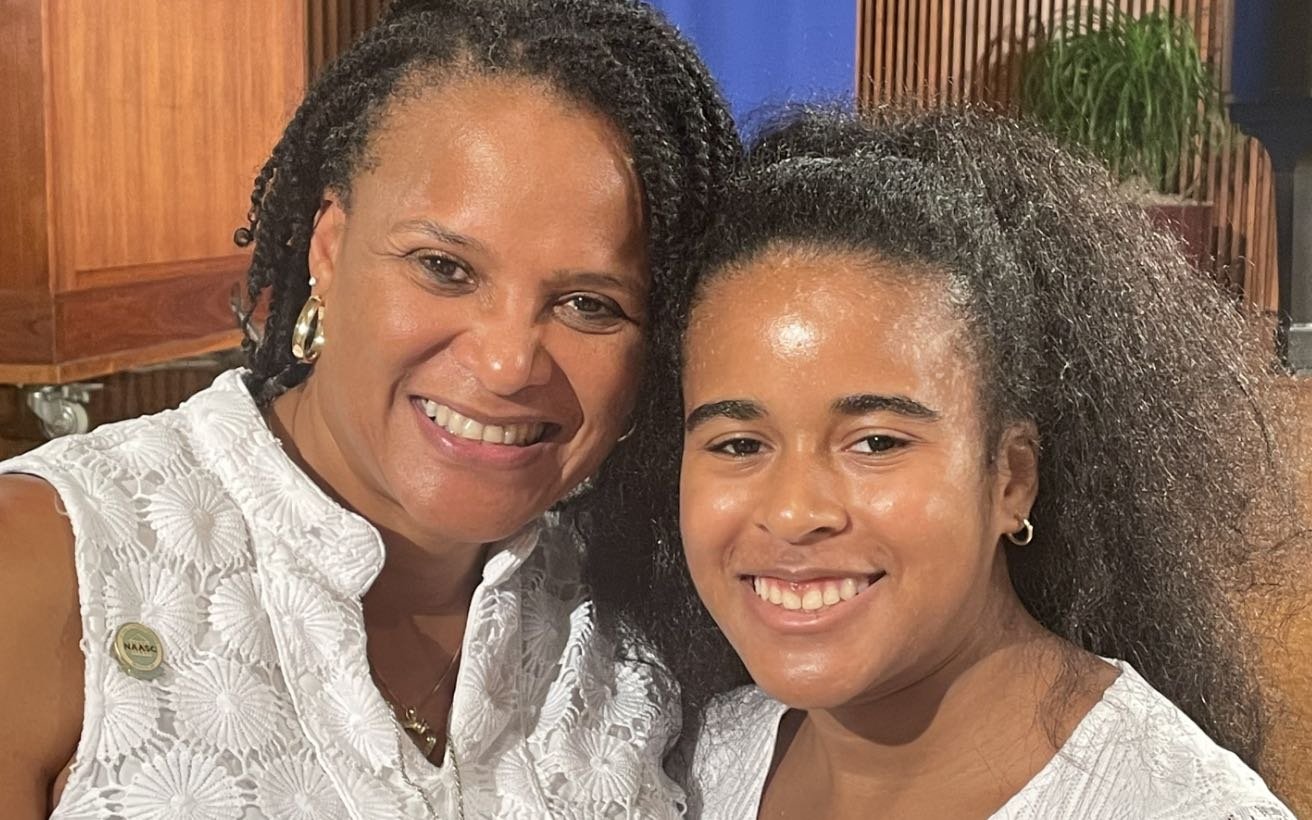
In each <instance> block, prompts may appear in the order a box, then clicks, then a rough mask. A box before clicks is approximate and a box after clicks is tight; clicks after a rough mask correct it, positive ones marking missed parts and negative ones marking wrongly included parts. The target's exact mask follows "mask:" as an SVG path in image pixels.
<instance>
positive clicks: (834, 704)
mask: <svg viewBox="0 0 1312 820" xmlns="http://www.w3.org/2000/svg"><path fill="white" fill-rule="evenodd" d="M780 663H782V661H780ZM825 669H832V667H828V666H822V667H820V669H819V670H818V671H817V672H816V673H815V674H786V673H785V674H779V667H778V665H775V664H771V665H770V666H769V667H768V668H762V665H761V664H756V665H750V664H749V665H748V671H750V672H751V673H752V679H753V680H754V681H756V685H757V686H759V687H760V688H761V690H762V691H764V692H765V693H766V694H767V695H769V696H770V697H772V698H774V699H775V700H777V701H779V702H780V703H782V704H784V705H786V706H788V707H789V708H790V709H806V710H810V709H837V708H839V707H841V706H845V705H847V704H849V703H851V702H853V701H854V700H856V699H858V698H859V697H860V696H861V693H862V692H863V691H865V690H866V689H867V688H869V684H868V682H858V681H856V680H853V679H851V678H848V677H846V676H842V675H838V674H824V670H825Z"/></svg>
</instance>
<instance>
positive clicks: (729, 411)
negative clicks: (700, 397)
mask: <svg viewBox="0 0 1312 820" xmlns="http://www.w3.org/2000/svg"><path fill="white" fill-rule="evenodd" d="M764 415H765V410H764V409H763V408H762V407H761V405H759V404H757V403H756V402H754V401H752V400H751V399H725V400H723V401H712V402H707V403H706V404H701V405H698V406H697V407H696V408H695V409H693V411H692V412H691V413H689V414H688V418H687V419H685V420H684V422H683V430H684V432H685V433H691V432H692V431H693V430H696V429H697V428H698V427H700V426H701V425H703V424H705V423H706V422H708V421H710V420H711V419H715V418H728V419H733V420H734V421H754V420H756V419H759V418H761V417H763V416H764Z"/></svg>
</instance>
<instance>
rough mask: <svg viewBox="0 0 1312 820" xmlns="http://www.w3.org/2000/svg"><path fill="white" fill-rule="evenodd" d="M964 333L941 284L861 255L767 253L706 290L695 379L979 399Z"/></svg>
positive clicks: (733, 387)
mask: <svg viewBox="0 0 1312 820" xmlns="http://www.w3.org/2000/svg"><path fill="white" fill-rule="evenodd" d="M963 330H964V327H963V323H962V322H961V321H960V319H959V318H957V316H956V315H955V314H954V312H953V311H952V308H951V305H950V304H949V302H948V300H947V299H946V298H945V292H944V289H943V287H942V284H941V282H940V281H939V280H938V278H937V277H932V276H931V277H925V276H917V275H916V274H914V273H911V274H906V275H903V274H902V272H899V271H893V270H888V269H884V270H880V269H875V268H872V267H871V265H870V262H869V260H868V259H854V258H853V257H850V256H849V257H846V258H844V257H842V256H839V255H829V256H823V255H811V256H808V257H802V256H792V257H786V258H785V257H780V258H772V257H768V256H766V257H761V258H759V259H756V260H753V261H752V262H751V263H749V264H747V265H744V266H741V267H739V268H736V269H734V270H733V271H731V272H729V275H726V276H725V277H724V278H722V279H721V280H719V281H715V282H712V283H711V284H710V286H709V287H708V288H707V289H706V290H705V292H704V294H703V299H702V301H701V302H700V303H699V304H698V306H697V309H696V310H695V311H694V314H693V321H692V323H691V325H690V327H689V334H688V338H687V347H686V351H685V371H684V383H685V386H686V387H687V388H688V389H690V390H691V391H693V392H697V393H707V392H712V393H716V394H719V393H721V392H725V391H729V392H734V393H754V394H761V395H764V393H766V392H770V391H782V392H787V391H795V392H805V393H807V394H808V395H816V396H819V395H821V394H823V395H825V396H829V397H830V398H836V397H841V396H843V395H848V394H853V393H866V392H872V391H873V392H886V391H892V392H893V393H897V394H913V393H914V394H916V397H918V398H920V399H923V400H925V401H926V403H928V404H931V405H943V404H945V403H949V402H951V403H955V402H957V401H959V400H960V399H961V398H962V397H963V396H969V397H972V400H973V396H974V389H973V386H974V378H973V370H974V368H973V366H972V362H971V360H970V359H969V357H968V352H967V351H968V350H969V347H968V346H967V345H964V344H962V343H961V340H962V336H963V335H964V334H963ZM953 397H956V398H953ZM827 400H828V399H826V401H827Z"/></svg>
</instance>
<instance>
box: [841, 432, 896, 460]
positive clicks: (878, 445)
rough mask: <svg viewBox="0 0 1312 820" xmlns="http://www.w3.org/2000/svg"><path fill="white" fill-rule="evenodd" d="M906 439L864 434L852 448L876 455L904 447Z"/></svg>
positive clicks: (859, 451)
mask: <svg viewBox="0 0 1312 820" xmlns="http://www.w3.org/2000/svg"><path fill="white" fill-rule="evenodd" d="M905 446H906V441H905V440H903V439H900V438H894V437H893V436H884V435H874V436H866V437H865V438H863V439H861V440H860V441H858V442H857V443H856V444H854V445H853V446H852V449H853V450H854V451H855V452H858V453H869V454H872V455H877V454H879V453H887V452H890V451H892V450H896V449H898V448H900V447H905Z"/></svg>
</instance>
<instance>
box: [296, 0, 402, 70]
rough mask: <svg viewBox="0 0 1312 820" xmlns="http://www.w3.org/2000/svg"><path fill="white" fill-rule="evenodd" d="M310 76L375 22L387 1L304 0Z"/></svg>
mask: <svg viewBox="0 0 1312 820" xmlns="http://www.w3.org/2000/svg"><path fill="white" fill-rule="evenodd" d="M305 2H306V10H307V14H306V15H305V17H306V22H307V27H308V31H307V33H306V36H307V37H308V42H309V47H308V48H307V49H306V60H307V61H308V63H309V64H308V65H307V66H306V68H307V70H308V71H309V77H310V79H314V78H315V77H317V76H318V75H319V72H320V71H322V70H323V67H324V66H326V65H328V63H330V62H332V61H333V59H334V58H335V57H336V56H337V55H338V54H341V53H342V52H343V51H345V50H346V47H347V46H349V45H350V44H351V43H352V41H354V40H355V38H357V37H359V36H360V35H361V34H363V33H364V31H365V29H367V28H369V26H371V25H373V24H374V23H375V22H376V21H377V20H378V16H379V15H380V14H382V12H383V8H384V7H385V6H386V5H387V0H305Z"/></svg>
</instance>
